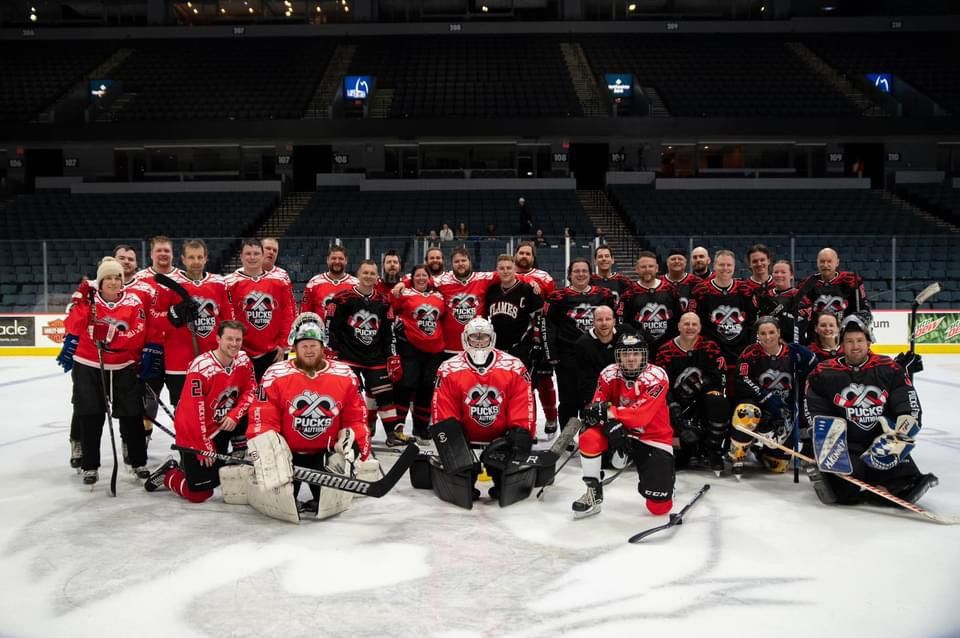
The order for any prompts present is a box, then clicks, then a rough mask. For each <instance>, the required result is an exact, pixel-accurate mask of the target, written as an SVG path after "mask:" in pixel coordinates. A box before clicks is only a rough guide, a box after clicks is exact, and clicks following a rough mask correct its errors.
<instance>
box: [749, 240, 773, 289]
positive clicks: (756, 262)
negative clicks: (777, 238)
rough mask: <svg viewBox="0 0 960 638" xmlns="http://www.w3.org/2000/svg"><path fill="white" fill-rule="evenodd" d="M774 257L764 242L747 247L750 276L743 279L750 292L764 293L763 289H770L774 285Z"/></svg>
mask: <svg viewBox="0 0 960 638" xmlns="http://www.w3.org/2000/svg"><path fill="white" fill-rule="evenodd" d="M772 259H773V256H772V255H771V253H770V249H769V248H767V247H766V246H764V245H763V244H753V245H752V246H750V247H749V248H747V266H749V267H750V276H749V277H747V278H746V279H744V280H743V285H744V288H746V289H747V291H748V292H750V294H763V291H766V290H769V289H770V287H771V286H772V285H773V277H772V276H771V275H770V264H771V262H772Z"/></svg>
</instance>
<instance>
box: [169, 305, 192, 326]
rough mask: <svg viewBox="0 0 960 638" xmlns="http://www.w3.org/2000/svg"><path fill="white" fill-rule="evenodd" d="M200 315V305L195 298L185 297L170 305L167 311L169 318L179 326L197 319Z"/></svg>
mask: <svg viewBox="0 0 960 638" xmlns="http://www.w3.org/2000/svg"><path fill="white" fill-rule="evenodd" d="M199 316H200V305H199V304H198V303H197V302H196V301H194V300H193V299H184V300H183V301H181V302H180V303H178V304H176V305H173V306H170V310H169V311H168V312H167V319H169V320H170V323H172V324H173V325H174V326H175V327H177V328H179V327H180V326H183V325H186V324H188V323H190V322H191V321H196V320H197V317H199Z"/></svg>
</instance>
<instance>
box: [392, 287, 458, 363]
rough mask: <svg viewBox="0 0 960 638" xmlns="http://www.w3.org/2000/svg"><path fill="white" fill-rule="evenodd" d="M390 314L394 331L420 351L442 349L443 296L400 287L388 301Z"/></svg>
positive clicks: (441, 350) (398, 338) (431, 291)
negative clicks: (400, 289) (390, 309)
mask: <svg viewBox="0 0 960 638" xmlns="http://www.w3.org/2000/svg"><path fill="white" fill-rule="evenodd" d="M390 305H391V307H392V308H393V316H394V334H396V337H397V340H398V341H406V342H407V343H409V344H410V345H411V346H413V347H414V348H416V349H417V350H419V351H420V352H429V353H431V354H436V353H438V352H443V346H444V343H443V331H442V329H441V325H442V321H443V315H444V313H446V312H447V306H446V304H444V303H443V295H441V294H440V293H439V292H437V291H435V290H426V291H424V292H419V291H418V290H415V289H414V288H404V289H403V290H402V291H400V296H399V297H394V298H393V300H392V301H391V302H390Z"/></svg>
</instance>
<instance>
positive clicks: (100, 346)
mask: <svg viewBox="0 0 960 638" xmlns="http://www.w3.org/2000/svg"><path fill="white" fill-rule="evenodd" d="M89 300H90V317H91V319H92V320H93V323H96V322H97V291H96V289H95V288H91V289H90V298H89ZM95 345H96V346H97V361H99V362H100V386H101V389H102V390H103V406H104V407H105V408H106V409H107V427H108V428H110V448H111V449H112V450H113V471H112V472H111V473H110V496H113V497H116V496H117V472H118V471H119V470H120V462H119V461H118V460H117V437H116V435H115V434H114V433H113V403H112V402H111V401H110V393H109V392H107V372H106V369H105V368H104V366H103V351H104V349H105V348H106V347H107V344H105V343H104V342H102V341H97V342H95ZM111 385H112V384H111Z"/></svg>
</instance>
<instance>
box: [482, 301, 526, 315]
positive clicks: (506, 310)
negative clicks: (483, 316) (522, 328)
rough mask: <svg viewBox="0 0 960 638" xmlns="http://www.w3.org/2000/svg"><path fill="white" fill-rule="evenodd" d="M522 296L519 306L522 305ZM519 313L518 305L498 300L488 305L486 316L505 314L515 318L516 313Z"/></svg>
mask: <svg viewBox="0 0 960 638" xmlns="http://www.w3.org/2000/svg"><path fill="white" fill-rule="evenodd" d="M523 301H524V298H523V297H521V298H520V306H523ZM518 314H520V307H518V306H517V305H516V304H512V303H510V302H509V301H498V302H497V303H495V304H493V305H492V306H490V308H489V309H488V310H487V316H488V317H490V318H491V319H492V318H493V317H495V316H500V315H505V316H507V317H510V318H511V319H516V318H517V315H518Z"/></svg>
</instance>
